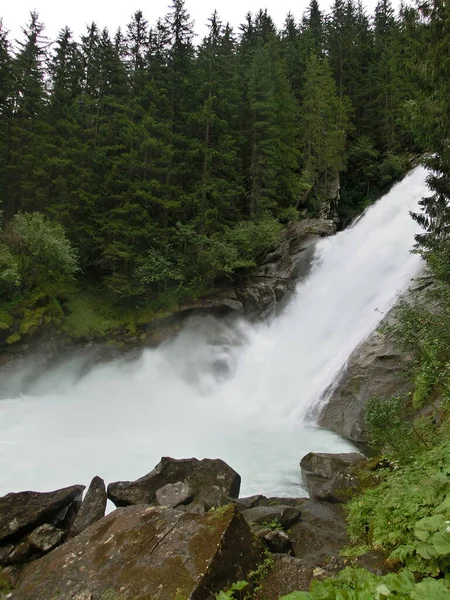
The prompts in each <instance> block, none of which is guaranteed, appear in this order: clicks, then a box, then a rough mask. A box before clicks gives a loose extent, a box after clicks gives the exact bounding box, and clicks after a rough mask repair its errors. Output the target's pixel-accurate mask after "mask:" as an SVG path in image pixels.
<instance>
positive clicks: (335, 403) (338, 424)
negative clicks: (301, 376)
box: [318, 331, 411, 444]
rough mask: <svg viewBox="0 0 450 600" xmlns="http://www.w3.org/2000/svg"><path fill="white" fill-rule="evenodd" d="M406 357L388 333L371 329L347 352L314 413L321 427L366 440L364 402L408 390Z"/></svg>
mask: <svg viewBox="0 0 450 600" xmlns="http://www.w3.org/2000/svg"><path fill="white" fill-rule="evenodd" d="M409 362H410V357H409V356H408V355H407V354H406V353H404V352H402V351H400V350H399V349H398V348H397V346H396V345H395V344H394V340H393V337H392V334H389V333H380V332H378V331H375V332H373V333H372V334H371V335H370V336H369V337H368V338H367V339H366V340H365V341H364V342H363V343H362V344H361V345H360V346H358V348H356V350H354V352H353V353H352V354H351V356H350V358H349V360H348V363H347V366H346V368H345V370H344V371H343V373H342V374H341V377H340V379H339V381H338V382H337V385H336V384H335V385H334V386H333V388H332V389H331V390H330V391H329V393H328V397H327V400H326V403H325V405H324V406H323V408H322V410H321V412H320V414H319V415H318V423H319V425H320V426H321V427H324V428H326V429H330V430H331V431H334V432H336V433H338V434H339V435H341V436H343V437H345V438H346V439H348V440H350V441H352V442H356V443H359V444H365V443H367V429H366V423H365V409H366V403H367V401H368V400H369V399H370V398H375V397H376V398H389V397H390V396H392V395H394V394H403V393H406V392H409V391H410V390H411V380H410V378H409V377H408V376H407V374H406V368H407V366H408V364H409Z"/></svg>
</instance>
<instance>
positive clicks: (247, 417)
mask: <svg viewBox="0 0 450 600" xmlns="http://www.w3.org/2000/svg"><path fill="white" fill-rule="evenodd" d="M425 176H426V173H425V171H424V170H423V169H422V168H417V169H415V170H414V171H413V172H412V173H411V174H410V175H408V176H407V177H406V178H405V179H404V180H403V181H402V182H401V183H399V184H398V185H397V186H395V187H394V188H393V189H392V191H391V192H390V193H389V194H387V195H386V196H385V197H384V198H382V199H381V200H380V201H379V202H378V203H377V204H376V205H375V206H373V207H372V208H370V209H369V210H368V211H367V213H366V214H365V215H364V217H363V218H362V219H360V220H359V221H358V222H357V224H356V225H355V226H354V227H353V228H351V229H348V230H346V231H345V232H342V233H340V234H338V235H336V236H334V237H332V238H327V239H324V240H323V241H321V242H320V243H319V244H318V246H317V249H316V259H315V264H314V267H313V270H312V272H311V274H310V276H309V277H308V278H307V279H306V280H305V281H304V282H302V283H301V284H299V286H298V288H297V293H296V296H295V298H294V300H293V301H292V302H291V304H290V305H289V307H288V308H287V310H286V311H285V312H284V313H283V315H282V316H281V317H279V318H278V319H276V320H275V321H274V322H273V323H271V324H270V325H260V326H257V327H252V326H249V325H248V324H245V323H240V324H237V325H236V324H235V325H233V327H230V326H228V325H226V324H225V323H219V322H217V321H214V320H213V319H203V320H194V321H192V322H191V323H190V324H188V326H187V327H186V329H185V331H184V332H183V333H182V334H181V335H180V336H179V337H178V338H177V340H175V341H174V342H173V343H170V344H167V345H165V346H163V347H161V348H159V349H157V350H148V351H146V352H144V354H143V355H142V357H141V358H140V359H138V360H137V361H135V362H132V363H130V362H117V363H112V364H108V365H106V366H99V367H97V368H95V369H93V370H92V371H91V372H90V373H89V374H88V375H85V376H82V377H78V376H76V375H75V373H76V369H75V366H76V365H74V364H68V365H67V366H66V367H65V368H64V369H60V370H58V371H57V372H56V373H55V372H54V373H49V374H47V375H46V376H44V377H43V378H41V380H40V381H39V382H38V383H37V384H36V387H35V389H34V390H33V391H32V393H31V394H30V395H27V396H21V397H16V398H11V399H8V400H2V401H0V495H1V494H4V493H7V492H9V491H19V490H23V489H36V490H42V491H44V490H50V489H55V488H57V487H62V486H64V485H69V484H73V483H85V484H86V483H88V482H89V480H90V478H91V477H92V476H94V475H96V474H98V475H100V476H102V477H103V478H105V480H106V481H107V482H109V481H114V480H117V479H134V478H136V477H139V476H141V475H144V474H145V473H147V472H148V471H150V470H151V469H152V468H153V467H154V466H155V465H156V463H157V462H158V461H159V459H160V457H161V456H173V457H179V458H181V457H190V456H196V457H198V458H202V457H211V458H215V457H220V458H222V459H224V460H225V461H227V462H228V463H229V464H230V465H231V466H233V467H234V468H235V469H236V470H237V471H238V472H239V473H240V474H241V475H242V478H243V486H242V494H251V493H257V492H263V493H265V494H271V495H275V494H278V495H301V492H303V490H302V489H301V482H300V472H299V467H298V462H299V460H300V458H301V457H302V456H303V455H304V454H305V453H307V452H309V451H324V452H334V451H345V450H348V448H349V446H348V445H347V444H346V442H344V441H343V440H341V439H339V438H338V437H337V436H335V435H333V434H330V433H329V432H326V431H322V430H320V429H317V428H315V427H314V424H312V423H310V422H309V420H308V416H307V415H308V414H310V411H311V408H312V407H313V406H314V405H315V404H316V403H317V402H319V401H320V398H321V395H322V394H323V392H324V390H325V389H326V388H327V387H328V386H329V385H330V384H331V383H332V382H333V379H334V378H335V377H336V375H337V373H338V372H339V371H340V370H341V368H342V367H343V365H344V364H345V362H346V360H347V358H348V356H349V354H350V353H351V351H352V350H353V349H354V348H355V347H356V346H357V345H358V343H360V342H361V341H362V340H363V339H364V338H365V337H366V336H367V335H368V334H369V333H370V332H371V331H372V330H373V329H374V328H375V327H376V325H377V323H378V322H379V321H380V319H381V318H382V313H384V312H386V311H387V310H388V309H389V307H390V306H391V305H392V303H393V302H394V301H395V298H396V294H397V293H398V292H400V291H402V290H404V289H405V288H406V287H407V286H408V283H409V281H410V278H411V276H412V275H414V273H416V272H417V270H418V269H419V267H420V260H419V258H418V257H417V256H416V255H412V254H410V252H409V251H410V249H411V247H412V245H413V238H414V233H416V231H417V225H416V224H415V222H414V221H413V220H412V219H411V218H410V216H409V211H410V210H415V209H416V208H417V203H418V201H419V199H420V198H421V196H423V195H424V194H425V193H426V192H427V188H426V185H425ZM218 364H220V365H222V367H226V368H222V369H221V370H220V371H219V372H218V371H217V365H218Z"/></svg>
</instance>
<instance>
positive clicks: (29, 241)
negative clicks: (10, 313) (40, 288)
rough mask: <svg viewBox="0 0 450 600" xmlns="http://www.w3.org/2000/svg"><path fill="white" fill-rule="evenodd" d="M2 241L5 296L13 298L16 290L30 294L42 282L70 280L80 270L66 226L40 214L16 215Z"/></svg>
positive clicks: (0, 264) (1, 260)
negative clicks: (64, 227) (67, 235)
mask: <svg viewBox="0 0 450 600" xmlns="http://www.w3.org/2000/svg"><path fill="white" fill-rule="evenodd" d="M1 241H2V244H1V246H0V268H2V267H3V271H2V273H3V275H2V278H1V281H2V282H3V283H4V285H3V294H5V292H6V295H9V296H11V294H12V292H13V290H14V291H15V290H17V289H20V290H21V291H24V292H28V291H30V290H32V289H34V288H35V287H36V286H37V285H41V284H42V283H43V282H58V281H61V280H66V279H70V278H72V277H73V276H74V275H75V274H76V272H77V271H78V270H79V269H78V255H77V252H76V250H75V249H74V248H73V247H72V246H71V244H70V242H69V240H68V239H67V237H66V235H65V233H64V229H63V227H62V226H61V225H59V223H54V222H52V221H49V220H48V219H46V218H45V217H44V215H42V214H41V213H37V212H35V213H18V214H17V215H15V216H14V217H13V219H12V221H11V222H10V223H9V224H8V225H7V226H6V228H5V230H4V231H3V234H2V236H1ZM6 284H7V285H8V286H9V287H8V289H7V290H6V289H5V286H6Z"/></svg>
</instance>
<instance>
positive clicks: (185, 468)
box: [108, 457, 241, 512]
mask: <svg viewBox="0 0 450 600" xmlns="http://www.w3.org/2000/svg"><path fill="white" fill-rule="evenodd" d="M180 482H181V483H184V484H185V486H186V488H187V487H188V488H189V490H190V494H189V496H190V497H189V500H191V502H190V504H189V508H188V509H187V510H190V511H191V512H204V511H205V510H206V511H207V510H209V509H210V508H213V507H217V506H223V505H224V504H228V503H229V501H230V500H229V499H230V498H237V497H238V496H239V489H240V486H241V477H240V475H238V473H236V471H235V470H234V469H232V468H231V467H230V466H228V465H227V464H226V463H225V462H224V461H223V460H220V459H210V458H205V459H203V460H198V459H196V458H186V459H181V460H177V459H175V458H169V457H164V458H162V459H161V461H160V462H159V464H158V465H157V466H156V467H155V468H154V469H153V471H151V472H150V473H148V475H144V477H141V478H140V479H137V480H136V481H118V482H116V483H111V484H109V486H108V498H109V499H110V500H112V502H114V504H115V505H116V506H117V507H120V506H130V505H133V504H156V503H157V502H158V500H157V496H156V492H157V491H158V490H160V489H161V488H163V487H165V486H167V485H168V484H175V483H177V484H178V483H180ZM166 491H167V488H166ZM184 502H187V499H186V498H185V499H184V500H183V503H184Z"/></svg>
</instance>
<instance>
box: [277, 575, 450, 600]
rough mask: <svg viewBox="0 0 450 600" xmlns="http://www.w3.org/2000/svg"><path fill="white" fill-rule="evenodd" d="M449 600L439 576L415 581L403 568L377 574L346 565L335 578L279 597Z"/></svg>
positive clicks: (292, 599)
mask: <svg viewBox="0 0 450 600" xmlns="http://www.w3.org/2000/svg"><path fill="white" fill-rule="evenodd" d="M390 598H392V599H393V600H394V599H396V600H450V588H449V587H448V585H447V583H446V582H445V581H444V580H442V579H440V580H436V579H431V578H426V579H423V580H422V581H420V582H416V581H415V579H414V576H413V574H412V573H411V572H410V571H408V570H406V569H405V570H404V571H402V572H400V573H390V574H388V575H385V576H378V575H374V574H373V573H370V572H369V571H366V570H365V569H353V568H348V569H344V570H343V571H341V572H340V573H339V574H338V575H337V576H336V577H333V578H330V579H326V580H324V581H314V582H313V583H312V584H311V588H310V591H309V592H292V593H291V594H288V595H287V596H283V597H282V598H281V599H280V600H385V599H390Z"/></svg>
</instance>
